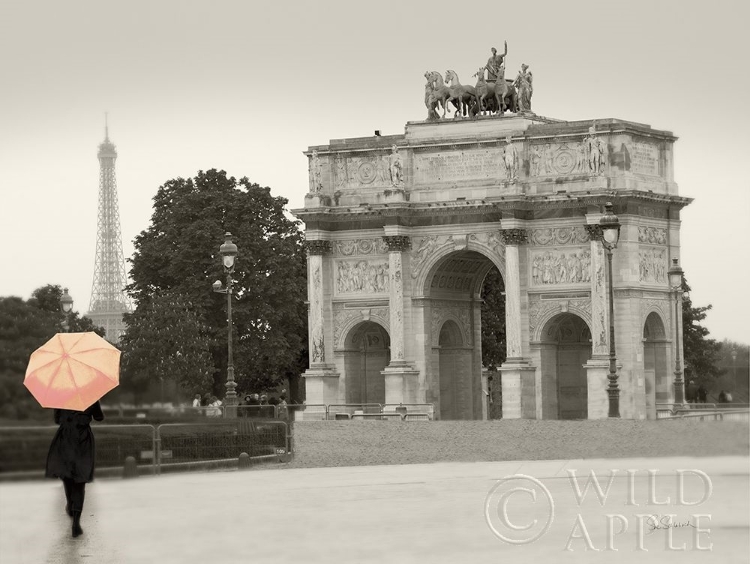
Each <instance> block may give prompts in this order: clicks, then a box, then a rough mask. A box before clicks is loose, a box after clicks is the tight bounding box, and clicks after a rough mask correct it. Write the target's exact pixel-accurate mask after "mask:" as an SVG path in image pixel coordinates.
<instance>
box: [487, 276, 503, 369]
mask: <svg viewBox="0 0 750 564" xmlns="http://www.w3.org/2000/svg"><path fill="white" fill-rule="evenodd" d="M504 292H505V283H504V282H503V277H502V276H501V275H500V271H499V270H498V269H497V268H493V269H492V270H490V271H489V272H488V273H487V276H486V277H485V279H484V285H483V286H482V366H484V367H485V368H487V369H488V370H495V369H496V368H498V367H499V366H500V365H502V363H503V362H505V357H506V354H507V349H506V344H505V293H504Z"/></svg>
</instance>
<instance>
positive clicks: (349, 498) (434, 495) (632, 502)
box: [0, 456, 750, 564]
mask: <svg viewBox="0 0 750 564" xmlns="http://www.w3.org/2000/svg"><path fill="white" fill-rule="evenodd" d="M571 470H573V471H575V476H577V481H575V480H572V479H571V477H570V474H571V472H570V471H571ZM613 470H617V472H615V473H614V474H612V471H613ZM628 470H630V472H629V473H628V472H627V471H628ZM680 470H686V471H685V472H680ZM592 471H593V475H594V476H595V477H596V478H597V480H598V485H599V488H600V490H601V491H600V492H597V491H596V485H595V484H593V482H592V483H591V484H590V487H589V489H588V491H587V492H586V493H585V494H584V493H583V492H584V490H585V482H586V480H587V478H590V477H591V472H592ZM649 471H650V472H649ZM696 471H697V472H696ZM516 474H521V475H523V476H525V477H515V478H513V479H511V480H501V479H502V478H505V477H508V476H514V475H516ZM611 476H614V478H611ZM608 487H609V489H608ZM577 490H578V491H577ZM604 496H606V497H604ZM749 499H750V491H749V476H748V459H747V458H746V457H735V456H732V457H713V458H649V459H621V460H554V461H534V462H522V461H519V462H476V463H435V464H413V465H401V466H362V467H343V468H303V469H286V468H278V467H276V468H268V467H261V468H256V469H252V470H249V471H226V472H207V473H188V474H177V475H164V476H154V477H141V478H138V479H133V480H122V479H99V480H97V481H96V482H94V483H93V484H90V485H89V487H88V488H87V497H86V506H85V511H84V517H83V519H82V525H83V527H84V530H85V534H84V536H83V537H81V538H79V539H72V538H70V520H69V518H68V517H67V516H65V514H64V509H63V508H64V500H63V492H62V487H61V485H60V484H59V482H55V481H52V480H47V481H31V482H21V483H3V484H0V562H1V563H2V564H45V563H49V564H52V563H55V564H63V563H64V564H73V563H81V562H90V563H92V564H110V563H111V564H115V563H118V564H119V563H125V564H130V563H134V564H135V563H138V564H148V563H158V564H167V563H171V562H175V563H180V564H185V563H192V562H196V563H201V564H203V563H205V562H211V563H234V562H238V563H239V562H264V563H265V562H268V563H273V562H295V563H307V562H312V563H317V562H321V563H322V562H325V563H326V564H330V563H333V562H346V563H358V562H397V563H398V562H406V563H408V562H420V563H421V562H430V563H436V562H446V563H451V564H455V563H459V562H471V563H482V562H487V563H493V564H495V563H499V562H513V563H521V562H535V563H540V562H544V561H546V562H607V563H609V562H636V561H637V562H638V563H639V564H647V563H649V562H659V563H662V564H663V563H668V562H680V563H681V564H688V563H691V562H723V563H731V562H738V563H739V562H742V563H746V562H747V561H748V542H749V540H750V535H749V531H750V529H749V519H750V518H749V511H748V510H749V506H750V502H749ZM636 504H637V505H636ZM657 504H663V505H657ZM689 504H694V505H689ZM639 514H640V515H651V514H656V515H658V516H659V517H658V519H656V520H653V521H649V520H648V519H646V518H645V517H641V518H640V519H641V522H640V523H639V517H638V515H639ZM701 514H702V515H704V517H700V516H699V515H701ZM670 515H671V516H670ZM705 516H709V517H705ZM608 523H609V525H608ZM650 523H652V524H654V525H656V527H662V528H656V527H654V526H652V525H651V524H650ZM490 524H491V525H492V527H491V526H490ZM660 524H661V525H660ZM608 527H609V529H610V531H609V532H608ZM493 529H494V531H496V532H497V534H498V535H500V536H502V537H504V538H506V539H508V540H511V541H515V543H510V542H506V541H504V540H501V538H499V537H498V536H497V535H496V534H495V532H493ZM670 537H671V538H670ZM531 539H535V540H531ZM608 544H609V547H610V550H607V548H608ZM587 545H588V546H587ZM566 546H567V548H568V550H566ZM709 546H711V550H710V551H704V550H700V548H702V547H709ZM639 547H640V548H639ZM612 548H614V549H616V550H611V549H612ZM641 548H642V549H641ZM594 549H595V550H594ZM680 549H682V550H680Z"/></svg>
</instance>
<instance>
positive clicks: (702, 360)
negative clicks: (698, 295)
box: [682, 277, 724, 388]
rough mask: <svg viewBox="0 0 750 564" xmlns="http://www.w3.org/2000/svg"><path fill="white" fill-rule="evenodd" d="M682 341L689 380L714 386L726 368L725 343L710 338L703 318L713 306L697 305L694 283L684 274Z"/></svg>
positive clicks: (687, 380)
mask: <svg viewBox="0 0 750 564" xmlns="http://www.w3.org/2000/svg"><path fill="white" fill-rule="evenodd" d="M682 292H683V294H682V342H683V347H684V354H685V382H690V380H693V381H695V383H696V384H698V385H700V384H703V385H704V386H705V387H706V388H709V387H710V384H711V382H712V381H713V380H714V379H715V378H717V377H719V376H721V375H722V374H723V373H724V370H722V369H721V367H720V365H719V354H720V351H721V343H718V342H717V341H715V340H714V339H709V338H708V335H709V330H708V329H706V328H705V327H703V326H702V325H701V324H700V322H701V321H703V320H704V319H706V316H707V315H708V314H707V312H708V311H710V310H711V308H712V306H711V305H710V304H709V305H707V306H704V307H693V302H692V300H691V299H690V286H689V285H688V283H687V279H686V278H684V277H683V278H682Z"/></svg>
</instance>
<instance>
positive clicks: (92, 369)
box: [23, 333, 120, 411]
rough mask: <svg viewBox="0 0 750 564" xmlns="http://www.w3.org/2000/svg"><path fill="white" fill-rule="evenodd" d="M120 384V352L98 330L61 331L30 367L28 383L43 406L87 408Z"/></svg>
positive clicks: (31, 360) (27, 373) (35, 357)
mask: <svg viewBox="0 0 750 564" xmlns="http://www.w3.org/2000/svg"><path fill="white" fill-rule="evenodd" d="M119 383H120V351H119V350H118V349H116V348H115V347H113V346H112V345H111V344H110V343H108V342H107V341H105V340H104V339H102V338H101V337H100V336H99V335H97V334H96V333H58V334H57V335H55V336H54V337H52V338H51V339H50V340H49V341H47V342H46V343H45V344H44V345H43V346H41V347H39V348H38V349H37V350H35V351H34V352H33V353H31V358H30V359H29V365H28V367H27V368H26V378H24V381H23V384H24V386H26V387H27V388H28V389H29V391H30V392H31V394H32V395H33V396H34V397H35V398H36V400H37V401H38V402H39V403H40V404H41V405H42V407H57V408H60V409H72V410H75V411H84V410H85V409H86V408H87V407H89V406H90V405H92V404H93V403H94V402H96V401H97V400H99V399H100V398H101V397H102V396H103V395H104V394H106V393H107V392H108V391H110V390H111V389H113V388H116V387H117V385H118V384H119Z"/></svg>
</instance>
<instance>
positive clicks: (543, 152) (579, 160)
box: [529, 143, 589, 176]
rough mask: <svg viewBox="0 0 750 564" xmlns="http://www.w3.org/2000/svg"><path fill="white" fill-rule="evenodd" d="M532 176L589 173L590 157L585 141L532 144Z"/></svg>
mask: <svg viewBox="0 0 750 564" xmlns="http://www.w3.org/2000/svg"><path fill="white" fill-rule="evenodd" d="M529 151H530V154H531V170H530V172H531V176H567V175H570V174H587V173H588V171H589V168H588V158H587V155H586V146H585V145H584V143H546V144H544V145H541V144H538V145H532V146H531V147H530V148H529Z"/></svg>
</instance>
